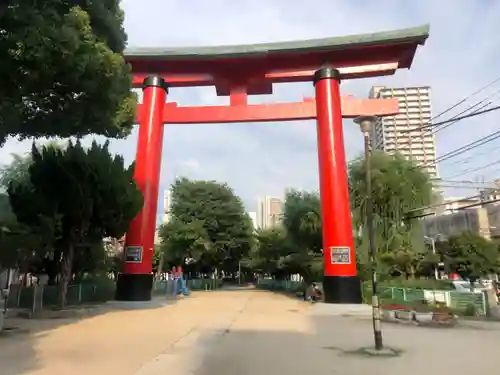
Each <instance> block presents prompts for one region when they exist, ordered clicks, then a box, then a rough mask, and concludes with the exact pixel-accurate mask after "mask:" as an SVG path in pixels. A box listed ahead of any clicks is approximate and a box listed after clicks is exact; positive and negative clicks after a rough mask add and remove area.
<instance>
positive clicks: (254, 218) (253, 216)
mask: <svg viewBox="0 0 500 375" xmlns="http://www.w3.org/2000/svg"><path fill="white" fill-rule="evenodd" d="M248 216H250V219H251V220H252V228H253V229H257V228H258V227H257V212H254V211H251V212H248Z"/></svg>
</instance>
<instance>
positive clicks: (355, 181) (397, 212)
mask: <svg viewBox="0 0 500 375" xmlns="http://www.w3.org/2000/svg"><path fill="white" fill-rule="evenodd" d="M348 172H349V191H350V200H351V210H352V213H353V226H354V231H355V233H357V234H358V236H357V238H356V245H357V257H358V264H359V265H360V268H361V271H362V273H364V274H367V273H368V270H367V269H364V268H363V266H365V267H366V266H367V267H368V268H369V267H370V265H369V259H368V233H367V231H366V230H365V228H366V207H367V191H366V177H365V176H366V169H365V163H364V158H363V157H362V156H360V157H359V158H357V159H355V160H354V161H353V162H352V163H351V164H350V165H349V171H348ZM370 172H371V178H372V197H373V211H374V214H373V222H374V227H375V245H376V248H377V251H378V254H379V256H378V260H379V262H378V272H379V273H380V274H382V275H385V276H389V275H391V276H394V275H403V276H405V277H415V275H416V274H417V273H419V271H421V270H422V269H423V268H428V266H429V264H431V265H432V264H434V263H436V262H437V261H438V260H437V259H436V257H433V256H432V255H431V254H430V251H429V249H428V248H426V246H425V244H424V242H423V236H422V231H421V227H420V225H419V223H418V221H417V220H407V216H408V215H407V214H408V212H410V211H412V210H415V209H416V208H419V207H422V206H426V205H429V204H430V203H431V201H432V199H433V193H432V183H431V181H430V178H429V176H428V175H427V174H426V173H425V171H423V170H422V169H421V168H418V167H417V166H416V165H415V163H413V162H412V161H411V160H407V159H406V158H404V157H403V156H401V155H399V154H396V155H388V154H386V153H383V152H378V151H374V152H372V159H371V171H370ZM417 214H418V212H417Z"/></svg>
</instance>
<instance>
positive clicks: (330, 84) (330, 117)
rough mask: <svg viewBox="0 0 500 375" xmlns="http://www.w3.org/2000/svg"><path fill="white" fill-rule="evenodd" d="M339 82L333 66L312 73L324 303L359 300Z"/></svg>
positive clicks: (359, 286)
mask: <svg viewBox="0 0 500 375" xmlns="http://www.w3.org/2000/svg"><path fill="white" fill-rule="evenodd" d="M339 83H340V74H339V71H338V70H337V69H332V68H322V69H320V70H318V71H317V72H316V73H315V75H314V86H315V90H316V116H317V132H318V159H319V182H320V195H321V217H322V228H323V262H324V280H323V289H324V297H325V302H327V303H361V285H360V282H359V279H358V277H357V272H356V251H355V249H354V239H353V230H352V219H351V210H350V206H349V190H348V185H347V169H346V160H345V151H344V136H343V131H342V108H341V105H342V104H341V97H340V89H339Z"/></svg>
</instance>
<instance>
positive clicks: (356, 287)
mask: <svg viewBox="0 0 500 375" xmlns="http://www.w3.org/2000/svg"><path fill="white" fill-rule="evenodd" d="M323 293H324V299H325V303H344V304H359V303H362V300H363V298H362V295H361V282H360V281H359V278H358V277H357V276H324V279H323Z"/></svg>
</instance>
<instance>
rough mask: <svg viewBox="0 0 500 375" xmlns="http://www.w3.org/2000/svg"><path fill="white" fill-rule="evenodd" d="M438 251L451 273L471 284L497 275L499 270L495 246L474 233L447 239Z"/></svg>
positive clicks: (459, 234)
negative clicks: (490, 275) (482, 278)
mask: <svg viewBox="0 0 500 375" xmlns="http://www.w3.org/2000/svg"><path fill="white" fill-rule="evenodd" d="M439 251H440V252H441V255H442V256H443V260H444V263H445V266H446V267H447V268H448V269H449V270H450V271H451V272H455V273H457V274H458V275H460V277H462V278H463V279H464V280H469V281H471V282H475V281H476V280H478V279H480V278H481V277H483V276H487V275H488V274H492V273H497V272H498V271H499V268H500V267H499V266H500V265H499V250H498V247H497V245H496V244H495V243H494V242H492V241H490V240H488V239H486V238H484V237H483V236H481V235H479V234H477V233H475V232H462V233H458V234H455V235H452V236H450V237H448V239H447V241H446V242H444V243H443V244H442V245H441V246H440V247H439Z"/></svg>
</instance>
